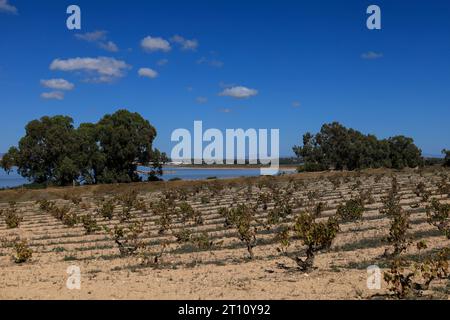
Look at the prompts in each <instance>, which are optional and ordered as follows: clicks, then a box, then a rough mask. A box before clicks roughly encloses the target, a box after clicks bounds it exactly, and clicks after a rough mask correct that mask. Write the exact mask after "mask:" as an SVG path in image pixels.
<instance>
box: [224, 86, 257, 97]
mask: <svg viewBox="0 0 450 320" xmlns="http://www.w3.org/2000/svg"><path fill="white" fill-rule="evenodd" d="M257 94H258V91H257V90H255V89H249V88H247V87H243V86H237V87H231V88H226V89H224V90H223V91H222V92H221V93H219V95H220V96H225V97H232V98H236V99H246V98H250V97H253V96H256V95H257Z"/></svg>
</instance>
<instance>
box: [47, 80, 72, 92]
mask: <svg viewBox="0 0 450 320" xmlns="http://www.w3.org/2000/svg"><path fill="white" fill-rule="evenodd" d="M41 85H42V86H44V87H46V88H50V89H55V90H72V89H73V88H74V87H75V85H74V84H73V83H70V82H69V81H67V80H64V79H49V80H41Z"/></svg>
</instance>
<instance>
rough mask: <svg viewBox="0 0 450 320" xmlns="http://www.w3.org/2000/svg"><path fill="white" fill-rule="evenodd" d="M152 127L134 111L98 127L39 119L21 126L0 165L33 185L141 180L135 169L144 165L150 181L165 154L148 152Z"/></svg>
mask: <svg viewBox="0 0 450 320" xmlns="http://www.w3.org/2000/svg"><path fill="white" fill-rule="evenodd" d="M156 135H157V133H156V129H155V128H154V127H153V126H152V125H151V124H150V123H149V122H148V121H147V120H145V119H143V118H142V117H141V116H140V115H139V114H138V113H131V112H129V111H127V110H119V111H117V112H115V113H114V114H112V115H109V114H108V115H105V116H104V117H103V118H102V119H101V120H100V121H99V122H98V123H96V124H93V123H82V124H80V126H79V127H78V128H75V127H74V126H73V119H72V118H70V117H66V116H54V117H47V116H45V117H42V118H41V119H40V120H33V121H31V122H29V123H28V124H27V125H26V127H25V136H24V137H23V138H21V139H20V141H19V144H18V147H11V148H10V149H9V151H8V153H6V154H5V155H4V156H3V158H2V160H1V163H0V165H1V166H2V168H4V169H5V170H7V171H10V170H12V168H13V167H17V171H18V173H19V174H20V175H22V176H23V177H26V178H28V179H29V180H30V181H33V182H35V183H45V184H56V185H68V184H72V183H73V181H76V182H77V183H84V184H97V183H115V182H134V181H140V180H141V178H140V177H139V175H138V174H137V172H136V170H137V166H138V164H141V165H148V166H151V167H152V168H153V169H152V170H151V173H150V176H149V179H151V180H155V179H157V176H160V175H162V164H163V163H164V162H166V161H167V156H166V155H165V153H161V152H159V151H158V150H157V149H153V148H152V144H153V141H154V139H155V137H156Z"/></svg>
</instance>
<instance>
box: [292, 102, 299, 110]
mask: <svg viewBox="0 0 450 320" xmlns="http://www.w3.org/2000/svg"><path fill="white" fill-rule="evenodd" d="M292 106H293V107H294V108H298V107H300V101H294V102H292Z"/></svg>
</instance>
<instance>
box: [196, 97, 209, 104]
mask: <svg viewBox="0 0 450 320" xmlns="http://www.w3.org/2000/svg"><path fill="white" fill-rule="evenodd" d="M195 101H197V103H199V104H204V103H207V102H208V98H206V97H197V98H196V99H195Z"/></svg>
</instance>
